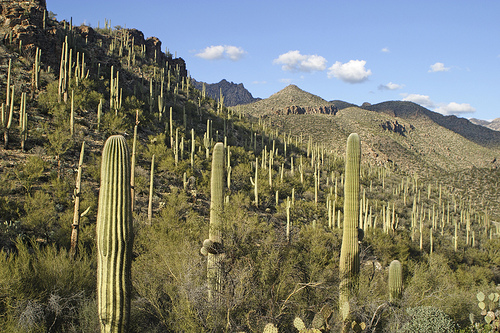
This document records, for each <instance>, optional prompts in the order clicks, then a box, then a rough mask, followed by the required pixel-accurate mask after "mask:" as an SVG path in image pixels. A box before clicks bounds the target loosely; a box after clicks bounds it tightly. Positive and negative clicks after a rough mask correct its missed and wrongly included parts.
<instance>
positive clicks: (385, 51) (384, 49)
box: [380, 47, 391, 53]
mask: <svg viewBox="0 0 500 333" xmlns="http://www.w3.org/2000/svg"><path fill="white" fill-rule="evenodd" d="M380 51H382V52H384V53H389V52H391V51H390V50H389V48H388V47H384V48H383V49H382V50H380Z"/></svg>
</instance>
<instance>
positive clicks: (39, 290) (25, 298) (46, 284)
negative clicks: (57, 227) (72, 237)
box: [0, 240, 96, 332]
mask: <svg viewBox="0 0 500 333" xmlns="http://www.w3.org/2000/svg"><path fill="white" fill-rule="evenodd" d="M95 267H96V263H95V259H94V256H93V255H91V253H88V252H85V251H82V252H81V256H80V257H79V258H77V259H76V260H73V259H72V258H71V257H70V256H69V254H68V253H67V251H66V250H64V249H62V250H58V249H57V248H56V246H52V245H49V246H43V245H40V244H39V243H38V242H37V241H35V240H32V241H31V242H23V241H21V240H18V241H17V243H16V252H11V253H10V254H6V253H4V252H1V253H0V295H1V296H2V297H0V310H1V311H2V316H1V317H0V330H2V331H3V332H16V331H20V332H69V331H70V328H72V327H74V326H78V325H79V320H80V319H79V318H82V316H80V315H79V312H80V310H81V305H82V304H85V303H88V300H89V299H92V298H93V296H92V295H93V294H94V293H95V285H96V268H95ZM87 327H88V326H87ZM82 331H84V329H82ZM89 332H92V331H91V330H89ZM94 332H95V330H94Z"/></svg>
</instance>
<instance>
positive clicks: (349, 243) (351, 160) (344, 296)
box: [339, 133, 361, 321]
mask: <svg viewBox="0 0 500 333" xmlns="http://www.w3.org/2000/svg"><path fill="white" fill-rule="evenodd" d="M360 160H361V144H360V139H359V136H358V134H356V133H352V134H351V135H349V138H348V139H347V149H346V159H345V186H344V231H343V236H342V248H341V252H340V267H339V271H340V286H339V305H340V313H341V314H342V319H343V321H346V319H347V318H348V316H349V313H350V307H349V299H350V298H351V297H352V296H353V295H355V294H356V293H357V288H358V275H359V244H358V217H359V178H360Z"/></svg>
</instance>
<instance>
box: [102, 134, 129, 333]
mask: <svg viewBox="0 0 500 333" xmlns="http://www.w3.org/2000/svg"><path fill="white" fill-rule="evenodd" d="M96 228H97V255H98V257H97V298H98V312H99V319H100V323H101V332H127V329H128V323H129V317H130V292H131V287H132V282H131V265H132V242H133V229H132V209H131V198H130V156H129V152H128V147H127V143H126V141H125V138H124V137H123V136H121V135H114V136H111V137H110V138H108V140H107V141H106V143H105V145H104V149H103V153H102V165H101V186H100V191H99V206H98V211H97V227H96Z"/></svg>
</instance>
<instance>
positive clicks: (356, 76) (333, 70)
mask: <svg viewBox="0 0 500 333" xmlns="http://www.w3.org/2000/svg"><path fill="white" fill-rule="evenodd" d="M365 65H366V61H365V60H350V61H349V62H346V63H344V64H343V63H341V62H340V61H337V62H335V63H334V64H333V65H332V66H331V67H330V68H328V78H332V77H336V78H337V79H340V80H342V81H344V82H347V83H361V82H364V81H366V80H367V79H368V77H369V76H370V75H372V71H371V70H370V69H366V68H365Z"/></svg>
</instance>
